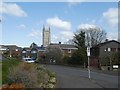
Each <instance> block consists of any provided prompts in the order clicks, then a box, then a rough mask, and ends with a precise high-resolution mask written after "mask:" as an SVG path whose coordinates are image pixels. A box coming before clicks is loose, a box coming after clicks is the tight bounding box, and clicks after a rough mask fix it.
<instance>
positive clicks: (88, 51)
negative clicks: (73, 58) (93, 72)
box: [87, 47, 90, 79]
mask: <svg viewBox="0 0 120 90" xmlns="http://www.w3.org/2000/svg"><path fill="white" fill-rule="evenodd" d="M87 56H88V78H89V79H90V47H87Z"/></svg>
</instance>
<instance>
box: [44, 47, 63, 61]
mask: <svg viewBox="0 0 120 90" xmlns="http://www.w3.org/2000/svg"><path fill="white" fill-rule="evenodd" d="M45 54H46V59H47V61H48V62H51V63H53V62H56V63H59V62H60V61H61V59H62V58H63V52H62V50H61V48H60V47H59V46H58V45H49V46H48V47H47V48H46V51H45Z"/></svg>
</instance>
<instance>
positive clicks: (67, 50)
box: [50, 42, 77, 57]
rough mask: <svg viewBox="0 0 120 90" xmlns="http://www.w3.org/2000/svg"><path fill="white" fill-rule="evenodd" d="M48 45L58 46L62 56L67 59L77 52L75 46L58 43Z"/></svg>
mask: <svg viewBox="0 0 120 90" xmlns="http://www.w3.org/2000/svg"><path fill="white" fill-rule="evenodd" d="M50 45H54V46H59V47H60V49H61V50H62V51H63V56H68V57H71V56H72V54H73V53H74V52H75V51H76V50H77V48H76V47H75V45H71V44H61V42H59V43H51V44H50Z"/></svg>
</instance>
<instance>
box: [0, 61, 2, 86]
mask: <svg viewBox="0 0 120 90" xmlns="http://www.w3.org/2000/svg"><path fill="white" fill-rule="evenodd" d="M1 85H2V61H0V86H1Z"/></svg>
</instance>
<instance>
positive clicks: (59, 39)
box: [51, 31, 74, 43]
mask: <svg viewBox="0 0 120 90" xmlns="http://www.w3.org/2000/svg"><path fill="white" fill-rule="evenodd" d="M73 35H74V34H73V33H72V32H70V31H62V32H60V33H59V34H58V35H56V34H53V35H51V41H52V43H58V42H62V43H64V42H67V41H68V40H70V39H72V38H73ZM61 36H62V37H61Z"/></svg>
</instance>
